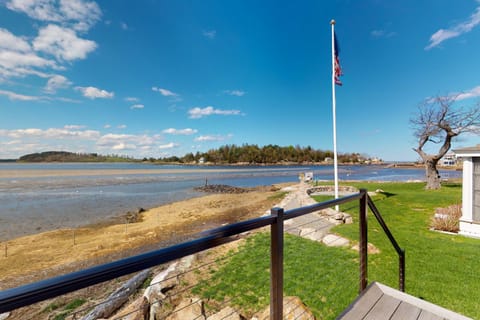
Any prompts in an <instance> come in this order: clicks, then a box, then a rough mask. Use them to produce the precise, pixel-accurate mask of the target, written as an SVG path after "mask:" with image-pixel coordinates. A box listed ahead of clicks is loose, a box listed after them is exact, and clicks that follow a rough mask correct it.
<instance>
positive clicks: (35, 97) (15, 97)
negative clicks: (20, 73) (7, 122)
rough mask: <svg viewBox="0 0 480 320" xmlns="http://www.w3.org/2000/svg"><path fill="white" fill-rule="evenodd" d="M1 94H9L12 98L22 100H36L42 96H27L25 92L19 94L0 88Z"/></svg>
mask: <svg viewBox="0 0 480 320" xmlns="http://www.w3.org/2000/svg"><path fill="white" fill-rule="evenodd" d="M0 95H2V96H7V97H8V98H9V99H10V100H21V101H35V100H41V99H42V98H41V97H37V96H27V95H23V94H18V93H15V92H12V91H7V90H0Z"/></svg>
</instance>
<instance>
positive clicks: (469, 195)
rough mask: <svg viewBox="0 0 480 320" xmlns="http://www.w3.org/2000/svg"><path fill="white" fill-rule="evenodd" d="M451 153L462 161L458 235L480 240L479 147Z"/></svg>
mask: <svg viewBox="0 0 480 320" xmlns="http://www.w3.org/2000/svg"><path fill="white" fill-rule="evenodd" d="M453 152H455V155H456V157H457V158H462V159H463V184H462V217H461V218H460V234H463V235H467V236H473V237H479V238H480V145H476V146H475V147H469V148H463V149H456V150H453Z"/></svg>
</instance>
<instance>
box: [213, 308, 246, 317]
mask: <svg viewBox="0 0 480 320" xmlns="http://www.w3.org/2000/svg"><path fill="white" fill-rule="evenodd" d="M207 320H243V317H242V316H241V315H240V314H239V313H238V312H237V311H236V310H235V309H233V308H232V307H225V308H223V309H222V310H220V311H219V312H217V313H215V314H213V315H211V316H209V317H207Z"/></svg>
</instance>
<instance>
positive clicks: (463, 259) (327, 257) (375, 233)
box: [195, 182, 480, 319]
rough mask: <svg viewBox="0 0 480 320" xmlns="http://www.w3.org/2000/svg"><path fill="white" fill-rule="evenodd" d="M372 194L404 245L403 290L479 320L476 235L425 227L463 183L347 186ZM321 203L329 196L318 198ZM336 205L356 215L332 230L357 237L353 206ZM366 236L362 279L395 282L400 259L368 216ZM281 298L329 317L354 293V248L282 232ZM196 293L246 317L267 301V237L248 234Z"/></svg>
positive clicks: (479, 272) (453, 201)
mask: <svg viewBox="0 0 480 320" xmlns="http://www.w3.org/2000/svg"><path fill="white" fill-rule="evenodd" d="M349 185H353V186H355V187H357V188H366V189H368V190H370V191H374V190H377V189H381V190H383V192H382V193H379V194H378V195H376V196H374V197H373V200H374V202H375V205H376V206H377V207H378V209H379V210H380V212H381V214H382V216H383V218H384V220H385V221H386V223H387V225H388V226H389V228H390V230H391V231H392V233H393V235H394V236H395V238H396V239H397V241H398V243H399V244H400V246H401V247H402V248H404V249H405V250H406V292H407V293H409V294H412V295H414V296H417V297H420V298H422V299H425V300H428V301H430V302H433V303H435V304H438V305H440V306H442V307H445V308H448V309H451V310H453V311H456V312H459V313H462V314H464V315H466V316H469V317H472V318H475V319H480V308H478V301H479V300H480V240H478V239H471V238H467V237H463V236H458V235H447V234H442V233H438V232H434V231H431V230H430V229H429V226H430V224H431V219H432V216H433V214H434V212H435V208H437V207H447V206H449V205H452V204H457V203H460V202H461V191H462V188H461V184H458V183H457V184H445V185H444V186H443V187H442V189H440V190H425V189H424V186H425V185H424V184H423V183H369V182H361V183H349ZM316 199H317V200H320V201H325V200H327V199H328V198H325V197H319V198H316ZM340 210H342V211H346V212H348V213H350V214H351V215H352V216H353V217H354V223H353V224H351V225H341V226H337V227H335V228H334V229H333V232H335V233H338V234H340V235H342V236H344V237H347V238H349V239H351V240H353V241H356V240H357V239H358V219H357V217H358V203H349V204H345V205H342V206H341V207H340ZM368 224H369V225H368V229H369V231H368V237H369V239H368V241H369V242H370V243H372V244H374V245H375V246H376V247H377V248H379V249H380V254H375V255H369V258H368V259H369V260H368V268H369V269H368V272H369V274H368V279H369V282H371V281H379V282H382V283H384V284H386V285H389V286H391V287H394V288H397V287H398V257H397V255H396V252H395V251H394V249H393V248H392V246H391V244H390V242H389V241H388V239H387V237H386V236H385V234H384V233H383V230H381V227H380V226H379V224H378V223H377V222H376V220H375V218H374V217H373V215H372V214H369V218H368ZM284 255H285V263H284V272H285V275H284V277H285V283H284V290H285V291H284V295H285V296H289V295H296V296H299V297H300V299H301V300H302V301H303V302H304V303H305V304H306V305H307V306H308V307H309V308H310V309H311V310H312V311H313V313H314V314H315V315H316V316H317V318H319V319H334V318H335V317H336V316H338V314H339V313H340V312H341V311H342V310H343V309H344V308H345V307H346V306H347V305H348V304H349V303H350V302H351V301H353V299H354V297H355V296H356V294H357V288H358V287H357V286H358V257H357V256H358V253H356V252H355V251H353V250H350V249H339V248H328V247H325V246H323V245H321V244H318V243H316V242H312V241H309V240H305V239H301V238H298V237H294V236H290V235H288V234H287V235H286V238H285V254H284ZM195 292H196V293H197V294H200V295H201V296H202V297H203V298H206V299H210V303H212V304H215V302H216V303H221V302H222V301H231V302H230V303H232V304H234V305H236V306H237V307H239V308H241V309H242V310H244V311H245V312H247V313H248V315H250V314H252V313H254V312H256V311H259V310H261V309H262V308H264V307H265V306H267V305H268V299H269V298H268V297H269V236H268V234H260V235H256V236H254V237H252V238H249V239H248V241H247V242H246V244H245V246H243V247H241V248H240V250H239V252H238V253H236V254H232V255H231V257H230V259H229V260H228V262H227V263H225V264H223V265H222V266H220V267H219V269H218V270H216V271H215V272H213V273H212V278H211V279H209V280H208V281H207V282H203V283H200V284H199V285H198V286H197V287H196V289H195Z"/></svg>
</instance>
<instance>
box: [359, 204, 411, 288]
mask: <svg viewBox="0 0 480 320" xmlns="http://www.w3.org/2000/svg"><path fill="white" fill-rule="evenodd" d="M368 207H369V208H370V210H371V211H372V212H373V215H374V216H375V218H377V221H378V223H379V224H380V226H381V227H382V229H383V231H384V232H385V234H386V235H387V237H388V239H389V240H390V243H391V244H392V245H393V248H394V249H395V251H396V252H397V254H398V259H399V263H398V264H399V267H398V268H399V271H398V276H399V279H398V286H399V288H400V290H401V291H403V292H405V250H404V249H402V248H400V246H399V245H398V242H397V240H395V237H394V236H393V234H392V233H391V232H390V229H389V228H388V226H387V224H386V223H385V220H383V218H382V215H381V214H380V211H378V208H377V207H376V206H375V203H374V202H373V200H372V198H370V196H368Z"/></svg>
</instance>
